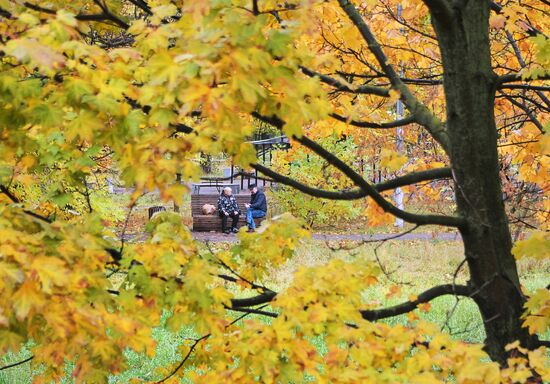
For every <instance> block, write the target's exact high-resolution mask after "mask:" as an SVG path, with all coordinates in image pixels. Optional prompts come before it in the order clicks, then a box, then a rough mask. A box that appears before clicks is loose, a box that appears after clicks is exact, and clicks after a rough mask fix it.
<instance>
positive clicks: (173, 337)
mask: <svg viewBox="0 0 550 384" xmlns="http://www.w3.org/2000/svg"><path fill="white" fill-rule="evenodd" d="M341 245H342V244H338V243H333V244H326V243H324V242H319V241H308V242H304V243H303V244H301V246H300V247H299V248H298V249H297V251H296V255H295V257H294V258H293V259H291V260H290V261H288V262H287V263H286V264H285V265H283V266H282V267H280V268H277V269H274V270H273V271H272V272H271V273H270V274H269V279H268V281H265V282H264V283H265V284H266V285H268V286H269V287H270V288H272V289H274V290H277V291H281V290H284V289H285V287H287V286H288V285H289V284H290V283H291V282H292V276H293V273H294V272H295V271H296V270H297V269H298V268H300V267H308V266H316V265H321V264H324V263H326V262H328V261H329V260H330V259H332V258H335V257H338V258H342V259H345V260H353V259H357V258H362V259H368V260H372V261H373V262H377V263H380V265H381V266H382V267H383V269H384V270H385V271H386V272H387V275H384V274H382V276H381V277H380V284H378V285H376V286H374V287H370V288H368V289H367V290H366V291H365V292H364V297H365V300H366V301H369V302H376V303H377V305H378V306H380V307H382V306H386V305H392V304H396V303H399V302H402V301H404V300H406V299H407V297H408V296H409V295H410V294H418V293H420V292H422V291H423V290H425V289H427V288H430V287H431V286H434V285H437V284H444V283H450V282H452V281H453V276H454V274H455V271H456V269H457V267H458V266H459V264H460V263H461V261H462V258H463V250H462V244H461V243H460V242H443V241H389V242H386V243H385V244H383V245H381V246H380V247H378V248H377V246H376V244H365V245H361V246H352V245H351V244H349V243H347V244H345V245H346V248H348V249H341V250H335V249H334V248H335V247H337V246H341ZM349 248H351V249H349ZM518 268H519V273H520V279H521V282H522V285H524V287H525V288H526V289H528V290H530V291H532V290H534V289H537V288H540V287H544V286H545V285H546V284H547V283H548V275H549V272H550V262H548V261H537V260H531V259H525V260H521V261H520V262H519V263H518ZM467 280H468V273H467V271H466V268H461V269H460V271H459V272H458V273H457V274H456V282H457V283H465V282H466V281H467ZM396 283H402V284H400V287H401V293H400V294H399V295H397V296H393V297H387V295H386V294H387V293H388V291H389V289H390V287H391V286H392V285H394V284H396ZM417 312H418V311H417ZM168 315H169V314H168V313H166V314H164V316H163V317H162V322H161V324H160V325H159V327H157V328H155V329H154V330H153V338H154V339H155V340H156V341H157V347H156V353H155V355H154V357H153V358H148V357H147V356H145V355H143V354H138V353H135V352H134V351H130V350H128V351H126V352H125V357H126V359H127V362H128V369H127V370H126V371H124V372H123V373H121V374H118V375H113V376H111V377H110V379H109V383H111V384H119V383H120V384H122V383H127V382H129V381H130V380H131V379H134V378H137V379H140V380H143V381H146V382H149V381H151V380H155V379H159V378H160V377H159V374H158V372H157V368H160V367H173V366H175V365H176V364H177V362H178V361H179V360H180V359H181V356H180V354H179V349H178V347H179V345H180V344H181V341H182V339H183V338H184V337H189V336H191V330H189V329H183V330H181V331H180V332H177V333H173V332H170V331H169V330H168V329H167V328H166V327H165V326H164V323H165V320H166V318H167V317H168ZM418 315H419V317H420V318H424V319H427V320H430V321H432V322H434V323H436V324H439V325H440V326H443V325H445V328H444V330H445V331H446V332H449V333H450V334H451V335H452V336H453V337H455V338H459V339H462V340H464V341H467V342H481V341H483V339H484V336H485V335H484V330H483V323H482V321H481V318H480V315H479V313H478V311H477V308H476V306H475V304H474V303H473V302H472V301H471V300H469V299H462V300H460V301H459V302H458V303H457V301H456V299H455V298H454V297H452V296H445V297H440V298H437V299H435V300H433V301H432V302H431V309H430V311H429V312H427V313H419V314H418ZM235 316H237V315H235ZM266 321H269V319H267V320H266ZM384 321H386V322H387V323H389V324H398V323H406V321H407V319H406V316H405V315H402V316H398V317H395V318H391V319H387V320H384ZM193 336H196V335H193ZM548 336H550V335H545V337H546V338H547V337H548ZM312 342H313V343H314V345H316V347H317V348H318V349H319V350H320V351H322V350H324V349H325V348H326V346H325V344H324V341H323V339H322V338H320V337H319V338H316V339H315V340H313V341H312ZM28 355H29V351H28V347H27V348H24V349H23V350H22V351H21V352H20V353H19V354H18V355H17V356H16V355H5V356H4V357H3V358H2V365H4V364H9V363H12V362H14V361H19V360H21V359H22V358H25V357H27V356H28ZM186 369H193V367H187V368H186ZM36 373H37V372H31V371H30V368H29V364H24V365H21V366H19V367H16V368H12V369H9V370H6V371H2V372H0V384H12V383H13V384H19V383H30V382H31V381H32V377H33V376H34V375H35V374H36ZM70 382H72V381H71V380H69V379H67V380H66V381H65V383H67V384H68V383H70Z"/></svg>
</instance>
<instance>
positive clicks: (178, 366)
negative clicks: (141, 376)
mask: <svg viewBox="0 0 550 384" xmlns="http://www.w3.org/2000/svg"><path fill="white" fill-rule="evenodd" d="M263 307H264V306H262V307H260V308H259V309H258V310H260V309H261V308H263ZM251 313H252V312H246V313H245V314H244V315H242V316H239V317H237V318H236V319H235V320H233V321H232V322H231V323H229V324H228V325H227V326H226V327H225V328H226V329H227V328H228V327H230V326H232V325H233V324H235V323H238V322H239V321H241V320H242V319H244V318H245V317H246V316H248V315H249V314H251ZM211 335H212V334H211V333H208V334H206V335H204V336H201V337H199V338H198V339H195V342H194V343H193V345H191V347H190V348H189V351H188V352H187V354H186V355H185V357H184V358H183V359H182V361H180V363H179V364H178V365H177V366H176V368H174V370H173V371H172V372H171V373H170V374H169V375H168V376H166V377H164V378H163V379H161V380H159V381H157V382H156V384H160V383H164V382H165V381H166V380H168V379H170V378H171V377H172V376H174V375H175V374H176V373H177V372H178V371H179V370H180V369H181V367H183V365H184V364H185V362H186V361H187V360H188V359H189V357H190V356H191V353H193V351H194V350H195V348H196V347H197V345H198V344H199V343H200V342H201V341H203V340H206V339H208V338H209V337H210V336H211Z"/></svg>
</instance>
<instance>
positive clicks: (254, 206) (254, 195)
mask: <svg viewBox="0 0 550 384" xmlns="http://www.w3.org/2000/svg"><path fill="white" fill-rule="evenodd" d="M248 189H249V190H250V204H245V206H246V224H247V225H248V232H254V231H255V230H256V223H254V218H258V217H265V214H266V213H267V199H266V198H265V193H264V192H263V191H260V190H258V187H257V186H256V184H250V186H249V187H248Z"/></svg>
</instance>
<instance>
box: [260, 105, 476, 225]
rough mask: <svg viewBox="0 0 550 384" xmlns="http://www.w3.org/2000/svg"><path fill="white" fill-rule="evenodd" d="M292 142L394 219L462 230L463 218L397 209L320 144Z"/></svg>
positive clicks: (271, 119) (271, 120)
mask: <svg viewBox="0 0 550 384" xmlns="http://www.w3.org/2000/svg"><path fill="white" fill-rule="evenodd" d="M251 115H252V116H253V117H256V118H257V119H258V120H261V121H263V122H264V123H268V124H271V125H273V126H274V127H277V128H279V129H282V128H283V126H284V125H285V122H284V120H282V119H281V118H280V117H278V116H276V115H271V116H264V115H262V114H260V113H258V112H252V113H251ZM293 138H294V140H296V141H297V142H299V143H300V144H302V145H304V146H305V147H307V148H309V149H311V150H312V151H313V152H315V153H316V154H317V155H319V156H321V157H322V158H323V159H325V160H326V161H327V162H328V163H329V164H331V165H333V166H335V167H336V168H338V169H339V170H340V171H341V172H342V173H343V174H344V175H346V176H347V177H348V178H349V179H350V180H351V181H353V182H354V184H355V185H356V186H358V187H359V188H360V189H361V190H362V191H363V192H365V194H366V195H367V196H369V197H371V198H372V199H373V200H374V201H375V202H376V204H378V205H379V206H380V208H382V210H384V212H387V213H390V214H392V215H394V216H395V217H399V218H401V219H403V220H404V221H406V222H408V223H413V224H418V225H430V224H433V225H443V226H446V227H456V228H463V227H465V225H466V221H465V220H464V219H463V218H460V217H455V216H443V215H419V214H415V213H411V212H407V211H403V210H401V209H399V208H397V207H396V206H395V205H393V204H392V203H390V202H389V201H388V200H386V199H385V198H384V196H382V195H381V194H380V193H379V192H378V191H377V190H376V189H375V188H374V187H373V186H372V185H371V184H369V183H368V182H367V181H366V180H365V179H364V178H363V177H362V176H361V175H359V174H358V173H357V172H355V170H353V168H351V167H350V166H349V165H347V164H346V163H344V162H343V161H342V160H341V159H340V158H338V157H337V156H336V155H334V154H333V153H331V152H329V151H327V150H326V149H325V148H323V147H322V146H321V145H320V144H318V143H316V142H315V141H313V140H311V139H309V138H307V137H306V136H302V137H296V136H294V137H293Z"/></svg>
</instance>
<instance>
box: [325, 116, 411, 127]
mask: <svg viewBox="0 0 550 384" xmlns="http://www.w3.org/2000/svg"><path fill="white" fill-rule="evenodd" d="M330 117H332V118H334V119H336V120H338V121H341V122H343V123H346V124H349V125H353V126H354V127H359V128H372V129H392V128H397V127H402V126H404V125H407V124H411V123H414V116H413V115H409V116H407V117H405V118H404V119H400V120H395V121H390V122H387V123H372V122H370V121H357V120H350V119H348V118H347V117H345V116H341V115H339V114H337V113H331V114H330Z"/></svg>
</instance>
